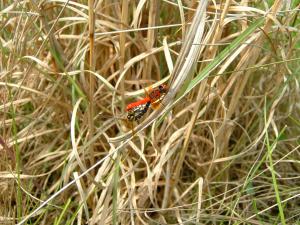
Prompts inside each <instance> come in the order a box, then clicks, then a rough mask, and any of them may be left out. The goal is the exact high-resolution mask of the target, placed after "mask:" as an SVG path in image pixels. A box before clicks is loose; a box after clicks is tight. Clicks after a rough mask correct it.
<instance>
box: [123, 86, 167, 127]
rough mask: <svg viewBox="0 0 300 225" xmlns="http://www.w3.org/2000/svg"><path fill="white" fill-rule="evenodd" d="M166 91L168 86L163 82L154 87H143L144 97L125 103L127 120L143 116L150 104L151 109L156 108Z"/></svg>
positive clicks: (134, 119)
mask: <svg viewBox="0 0 300 225" xmlns="http://www.w3.org/2000/svg"><path fill="white" fill-rule="evenodd" d="M167 92H168V86H167V85H165V84H162V85H159V86H158V87H157V88H154V89H152V88H151V87H150V88H149V89H148V90H146V89H145V94H146V97H145V98H143V99H141V100H139V101H136V102H133V103H130V104H128V105H127V107H126V111H127V120H128V121H130V122H133V121H138V120H139V119H141V118H142V117H143V115H145V113H146V112H147V111H148V109H149V108H150V106H151V107H152V108H153V109H156V108H157V107H158V106H159V104H160V103H161V101H162V100H163V98H164V97H165V95H166V94H167Z"/></svg>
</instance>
